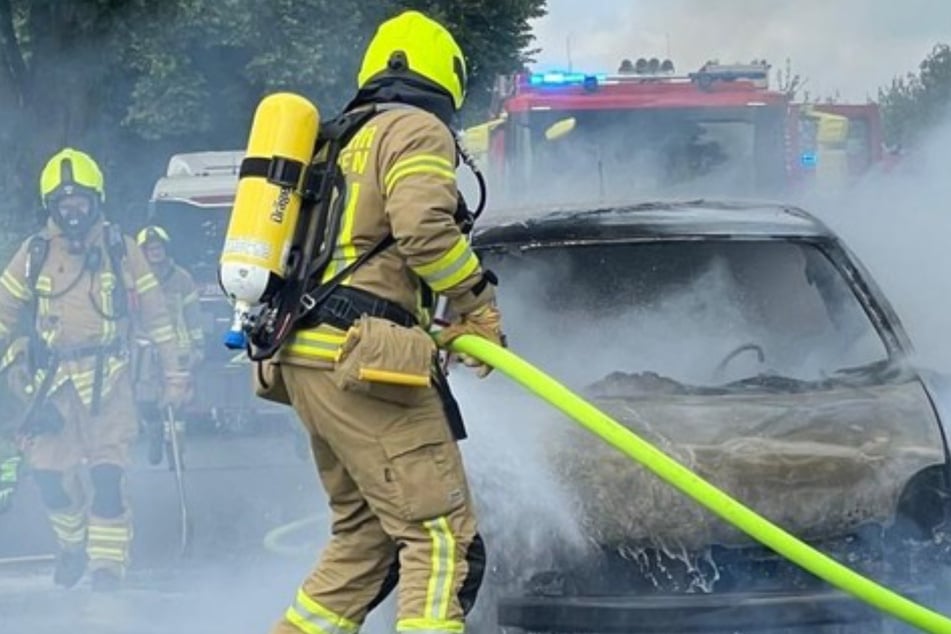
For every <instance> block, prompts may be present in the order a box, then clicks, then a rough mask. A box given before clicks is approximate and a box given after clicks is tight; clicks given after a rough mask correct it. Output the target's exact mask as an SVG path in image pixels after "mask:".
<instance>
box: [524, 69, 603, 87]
mask: <svg viewBox="0 0 951 634" xmlns="http://www.w3.org/2000/svg"><path fill="white" fill-rule="evenodd" d="M606 79H607V75H604V74H600V75H592V74H590V73H566V72H562V71H551V72H548V73H532V75H531V76H530V77H529V78H528V83H529V85H531V86H539V87H541V86H589V87H596V86H597V85H598V84H601V83H604V81H605V80H606Z"/></svg>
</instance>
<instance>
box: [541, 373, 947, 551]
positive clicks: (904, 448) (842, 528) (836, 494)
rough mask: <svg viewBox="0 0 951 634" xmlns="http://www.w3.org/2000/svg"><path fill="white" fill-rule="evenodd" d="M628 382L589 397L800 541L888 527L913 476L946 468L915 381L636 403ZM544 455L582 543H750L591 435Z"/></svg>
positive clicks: (638, 379)
mask: <svg viewBox="0 0 951 634" xmlns="http://www.w3.org/2000/svg"><path fill="white" fill-rule="evenodd" d="M625 376H626V377H627V378H620V379H617V378H615V379H614V380H613V384H611V385H608V386H605V385H601V386H600V387H597V388H595V389H592V390H589V393H588V397H589V398H590V399H591V400H592V402H594V403H595V404H596V405H597V406H598V407H599V408H601V409H602V410H603V411H605V412H606V413H608V414H609V415H611V416H612V417H613V418H614V419H615V420H617V421H618V422H620V423H622V424H623V425H625V426H626V427H627V428H629V429H631V430H632V431H634V432H635V433H637V434H638V435H640V436H641V437H642V438H644V439H646V440H648V441H650V442H652V443H654V444H655V445H657V446H658V447H659V448H660V449H661V450H663V451H664V452H665V453H667V454H668V455H670V456H672V457H674V458H675V459H677V460H678V461H680V462H681V463H682V464H684V465H686V466H687V467H689V468H690V469H692V470H693V471H695V472H696V473H698V474H700V475H701V476H702V477H704V478H706V479H708V480H709V481H710V482H712V483H713V484H715V485H716V486H718V487H720V488H721V489H723V490H725V491H726V492H728V493H729V494H730V495H732V496H734V497H735V498H737V499H739V500H740V501H742V502H743V503H745V504H746V505H748V506H749V507H751V508H752V509H754V510H755V511H757V512H758V513H760V514H762V515H764V516H766V517H767V518H769V519H770V520H772V521H774V522H776V523H777V524H779V525H780V526H782V527H784V528H786V529H787V530H789V531H791V532H792V533H793V534H795V535H798V536H800V537H804V538H807V539H823V538H828V537H834V536H839V535H843V534H847V533H848V532H849V531H850V530H852V529H854V528H855V527H856V526H858V525H859V524H863V523H867V522H878V523H881V524H883V525H886V526H887V525H889V524H890V523H891V522H892V520H893V519H894V515H895V511H896V506H897V502H898V499H899V496H900V495H901V492H902V490H903V488H904V486H905V485H906V484H907V483H908V481H909V480H910V479H911V478H912V476H914V475H915V474H916V473H918V472H919V471H920V470H922V469H924V468H925V467H928V466H930V465H934V464H940V463H942V462H943V459H944V452H943V448H942V439H941V435H940V431H939V428H938V422H937V420H936V418H935V414H934V411H933V409H932V407H931V404H930V401H929V400H928V397H927V394H926V392H925V390H924V389H923V387H922V385H921V384H920V382H919V381H918V380H916V379H914V380H908V381H905V382H901V383H897V384H885V385H878V386H872V387H860V388H859V387H847V388H836V389H824V390H821V391H813V392H802V393H795V394H786V393H783V394H774V393H770V394H763V393H756V394H732V393H731V394H719V395H710V394H703V395H696V394H686V395H685V394H657V393H656V390H655V391H654V392H653V393H643V394H642V395H638V392H650V391H649V390H647V391H644V390H638V389H637V386H638V385H641V386H642V387H643V385H642V382H643V380H644V377H643V376H642V375H625ZM625 381H627V382H628V386H627V387H628V388H630V389H625ZM605 388H607V389H605ZM619 394H620V396H619ZM549 450H550V451H551V452H552V460H553V461H554V463H555V464H556V465H557V468H558V472H559V473H560V474H561V477H563V478H564V484H565V486H566V487H568V489H569V490H570V491H571V492H572V493H573V494H575V496H576V498H577V500H578V504H579V506H580V509H581V515H582V521H583V524H584V527H585V531H586V533H587V534H588V535H589V536H591V537H592V538H593V539H594V540H595V541H596V542H597V543H598V544H600V545H602V546H605V547H611V548H623V547H627V546H630V547H640V546H649V545H653V546H658V545H661V546H663V547H664V548H675V549H678V550H679V549H681V548H686V549H690V550H693V549H702V548H705V547H707V546H709V545H712V544H717V545H722V546H744V545H747V544H749V543H751V541H752V540H751V539H750V538H748V537H747V536H746V535H745V534H743V533H741V532H739V531H737V530H736V529H734V528H732V527H731V526H729V525H727V524H726V523H725V522H722V521H721V520H720V519H719V518H717V517H716V516H714V515H713V514H712V513H710V512H708V511H707V510H706V509H704V508H702V507H701V506H700V505H699V504H697V503H696V502H694V501H693V500H691V499H689V498H688V497H686V496H685V495H683V494H682V493H680V492H679V491H677V490H676V489H674V488H673V487H671V486H670V485H668V484H666V483H664V482H662V481H661V480H660V479H659V478H657V477H656V476H655V475H654V474H653V473H651V472H649V471H648V470H646V469H645V468H643V467H641V466H640V465H636V464H633V463H632V462H631V461H630V460H629V459H628V458H627V457H626V456H624V455H622V454H621V453H620V452H618V451H617V450H615V449H614V448H612V447H608V446H607V445H605V444H604V443H602V442H601V441H600V440H598V439H597V438H595V437H593V436H591V435H590V434H588V433H586V432H582V431H579V430H577V429H575V428H566V431H565V432H564V434H563V435H561V436H560V437H559V438H558V439H557V441H556V442H554V443H552V444H551V445H549Z"/></svg>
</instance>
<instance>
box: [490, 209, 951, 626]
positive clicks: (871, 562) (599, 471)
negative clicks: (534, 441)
mask: <svg viewBox="0 0 951 634" xmlns="http://www.w3.org/2000/svg"><path fill="white" fill-rule="evenodd" d="M474 244H475V245H476V247H477V250H478V251H479V253H480V255H481V257H482V259H483V263H484V265H485V266H487V267H488V268H490V269H492V270H494V271H495V272H496V273H497V274H498V277H499V278H500V279H501V280H502V283H501V285H500V287H499V291H498V292H499V296H500V303H501V305H502V306H503V307H504V309H505V314H506V331H507V333H508V334H509V336H510V341H511V342H512V346H513V348H514V351H515V352H516V353H518V354H520V355H522V356H524V357H525V358H527V359H529V360H530V361H531V362H533V363H535V364H537V365H538V366H539V367H541V368H543V369H545V370H546V371H548V372H549V373H551V374H552V375H554V376H556V377H557V378H559V379H560V380H562V381H563V382H564V383H566V384H567V385H568V386H569V387H571V388H573V389H575V390H577V391H578V392H579V393H581V394H582V395H584V396H585V397H587V398H588V399H589V400H590V401H591V402H593V403H594V404H595V405H597V406H598V407H599V408H601V409H602V410H603V411H605V412H607V413H608V414H610V415H611V416H612V417H613V418H615V420H617V421H619V422H621V423H622V424H623V425H625V426H626V427H628V428H629V429H631V430H633V431H634V432H636V433H637V434H638V435H640V436H641V437H643V438H645V439H647V440H649V441H651V442H652V443H653V444H655V445H656V446H658V447H659V448H661V449H662V450H663V451H665V452H666V453H668V455H671V456H672V457H674V458H676V459H677V460H679V461H680V462H682V463H683V464H685V465H687V466H689V467H690V468H691V469H693V470H694V471H696V472H697V473H699V474H700V475H701V476H702V477H704V478H706V479H708V480H710V481H711V482H713V483H714V484H715V485H717V486H718V487H720V488H721V489H723V490H725V491H727V492H728V493H730V494H731V495H732V496H734V497H736V498H737V499H739V500H741V501H742V502H744V503H745V504H747V505H748V506H750V507H751V508H753V509H754V510H756V511H757V512H759V513H760V514H762V515H764V516H766V517H767V518H769V519H770V520H772V521H773V522H775V523H777V524H779V525H780V526H782V527H784V528H785V529H787V530H789V531H790V532H792V533H793V534H795V535H797V536H799V537H800V538H802V539H804V540H806V541H807V542H808V543H810V544H812V545H813V546H815V547H817V548H818V549H820V550H822V551H823V552H826V553H827V554H830V555H831V556H833V557H835V558H837V559H839V560H840V561H842V562H844V563H846V565H849V566H850V567H852V568H854V569H856V570H857V571H859V572H861V573H862V574H865V575H867V576H869V577H870V578H872V579H875V580H877V581H879V582H881V583H884V584H886V585H888V586H889V587H892V588H894V589H897V590H898V591H900V592H903V593H905V594H906V595H909V596H912V597H918V598H920V599H922V600H923V601H925V602H926V603H928V604H929V605H932V606H934V605H936V602H935V595H934V594H933V593H934V588H935V585H934V584H935V583H937V579H938V578H939V577H940V574H941V572H940V571H941V570H942V569H943V568H942V567H943V566H945V563H946V562H947V561H948V552H947V536H946V534H945V532H944V529H945V519H946V511H947V499H948V492H949V490H951V489H949V468H951V461H949V454H948V445H947V441H946V434H945V429H944V426H943V422H946V421H948V420H951V419H948V418H947V415H946V413H945V412H944V411H943V410H942V407H943V405H942V404H943V403H946V402H948V401H947V397H948V395H949V394H951V392H949V391H948V389H947V385H948V383H947V380H946V379H945V378H943V377H942V376H941V375H939V374H937V373H935V372H931V371H926V370H922V369H918V368H916V367H915V366H914V364H913V362H912V353H913V348H912V344H911V341H910V340H909V337H908V335H907V334H906V332H905V330H904V329H903V327H902V324H901V321H900V320H899V318H898V316H897V315H896V313H895V311H894V310H893V308H892V307H891V306H890V305H889V303H888V301H887V299H886V298H885V297H884V296H883V294H882V292H881V291H880V289H879V288H878V287H877V286H876V285H875V283H874V281H873V280H872V279H871V277H870V275H869V273H868V271H867V270H866V269H865V268H864V267H863V265H862V264H861V263H860V262H859V260H858V259H857V258H856V256H855V255H854V254H853V253H852V252H851V251H850V250H849V249H848V248H847V246H846V245H845V244H844V243H843V242H842V240H841V239H840V238H839V237H838V236H837V235H835V234H834V233H833V232H832V231H831V230H830V229H829V228H828V227H827V226H825V225H824V224H823V223H821V222H820V221H819V220H817V219H816V218H815V217H813V216H811V215H810V214H808V213H807V212H805V211H803V210H801V209H798V208H793V207H789V206H784V205H778V204H761V203H728V202H711V201H704V200H698V201H692V202H659V203H648V204H639V205H621V206H605V207H603V208H596V209H584V210H562V211H556V212H551V213H548V214H546V215H536V216H531V217H530V218H529V219H526V218H525V217H521V218H515V219H512V220H509V221H500V222H496V223H495V224H493V225H492V226H487V227H484V228H481V229H480V230H479V231H478V232H477V233H476V234H475V237H474ZM540 333H543V335H540ZM552 418H553V419H557V418H558V416H557V415H556V414H552ZM557 422H560V423H562V424H553V425H552V426H551V427H552V430H553V431H552V432H551V433H550V434H549V436H548V437H547V438H546V439H545V442H544V445H545V446H544V452H545V455H546V459H547V460H548V461H549V462H550V464H551V465H552V466H553V471H554V472H555V473H556V474H558V475H557V477H558V480H559V486H561V487H563V488H564V490H566V491H567V492H568V493H569V494H570V497H571V499H572V500H573V504H574V505H575V508H576V510H577V514H578V518H579V519H578V522H579V523H580V525H581V529H582V531H583V533H584V536H585V538H586V539H587V540H588V542H589V543H590V544H591V546H592V547H591V548H589V549H588V550H587V552H586V553H585V555H584V556H583V557H578V556H576V555H574V554H572V553H568V552H567V550H566V552H565V553H563V554H559V552H558V551H559V548H560V545H559V544H557V543H553V544H551V550H552V552H553V553H554V556H553V560H552V561H553V563H551V564H550V565H549V566H548V568H547V569H543V570H538V571H536V572H535V573H534V574H533V575H532V576H531V577H530V578H528V579H527V580H525V579H522V580H521V581H520V582H519V583H517V584H509V585H508V586H506V587H504V588H503V589H502V590H497V591H496V592H498V594H499V595H500V598H499V599H498V601H497V605H496V612H497V617H496V618H497V623H498V625H499V626H501V627H502V628H512V629H521V630H526V631H537V632H554V631H561V632H699V631H702V632H719V631H725V632H735V631H743V632H751V631H761V630H762V631H766V630H768V631H771V632H772V631H791V632H792V631H796V632H798V631H810V632H814V631H825V630H817V629H815V628H817V627H821V626H826V625H828V626H830V627H836V628H837V627H840V626H841V625H843V624H852V625H851V626H849V627H855V628H857V629H856V630H855V631H862V632H869V631H876V630H874V629H871V628H873V627H884V626H885V625H884V624H886V623H893V621H891V620H890V619H884V618H883V617H880V616H879V615H877V614H876V613H875V612H874V611H873V610H871V609H869V608H867V607H866V606H864V605H863V604H861V603H859V602H858V601H856V600H854V599H852V598H850V597H848V596H847V595H845V594H843V593H841V592H839V591H837V590H835V589H834V588H832V587H830V586H829V585H827V584H826V583H824V582H822V581H821V580H819V579H818V578H816V577H814V576H812V575H810V574H809V573H807V572H805V571H803V570H802V569H800V568H798V567H797V566H795V565H793V564H791V563H789V562H788V561H786V560H784V559H783V558H782V557H780V556H779V555H777V554H776V553H774V552H772V551H770V550H769V549H767V548H765V547H763V546H762V545H760V544H758V543H757V542H755V541H754V540H752V539H751V538H750V537H748V536H747V535H745V534H743V533H741V532H739V531H738V530H736V529H734V528H732V527H731V526H729V525H728V524H726V523H724V522H723V521H721V520H719V519H718V518H717V517H716V516H714V515H713V514H712V513H710V512H708V511H706V510H705V509H703V508H702V507H700V506H699V505H698V504H696V503H695V502H693V501H692V500H690V499H688V498H687V497H685V496H684V495H682V494H681V493H679V492H678V491H677V490H675V489H674V488H673V487H671V486H669V485H667V484H666V483H664V482H662V481H661V480H659V479H658V478H657V477H655V476H654V475H653V474H652V473H650V472H649V471H647V470H646V469H645V468H643V467H641V466H639V465H636V464H634V463H632V462H631V461H630V460H629V459H628V458H627V457H625V456H623V455H622V454H620V453H619V452H618V451H616V450H614V449H613V448H610V447H608V446H607V445H605V444H603V443H601V442H600V440H598V439H596V438H595V437H594V436H592V435H590V434H588V433H587V432H585V431H582V430H581V429H580V428H578V427H576V426H574V425H571V424H569V423H568V422H567V421H557ZM503 559H504V558H503ZM504 568H505V562H504V561H502V562H501V563H500V564H498V565H497V566H496V569H495V571H494V573H495V576H496V583H497V584H498V583H503V584H504V579H505V578H506V577H505V570H504ZM513 578H515V575H513V576H512V577H510V579H513ZM500 580H502V581H500ZM800 628H807V629H800ZM833 631H836V632H840V631H852V630H842V629H834V630H833ZM889 631H891V630H889Z"/></svg>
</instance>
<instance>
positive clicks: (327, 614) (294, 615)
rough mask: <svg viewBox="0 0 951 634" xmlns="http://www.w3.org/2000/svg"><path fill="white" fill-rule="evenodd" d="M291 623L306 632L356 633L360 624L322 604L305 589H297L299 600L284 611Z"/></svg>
mask: <svg viewBox="0 0 951 634" xmlns="http://www.w3.org/2000/svg"><path fill="white" fill-rule="evenodd" d="M284 618H286V619H287V620H288V621H289V622H290V623H292V624H293V625H294V627H296V628H297V629H299V630H300V631H301V632H304V633H305V634H356V633H357V631H358V630H359V629H360V626H359V625H358V624H357V623H354V622H353V621H349V620H347V619H345V618H343V617H342V616H340V615H338V614H334V613H333V612H331V611H330V610H328V609H327V608H325V607H324V606H322V605H320V604H319V603H317V602H316V601H314V600H313V599H311V598H310V597H309V596H307V594H306V593H304V591H303V590H298V591H297V600H296V601H294V605H292V606H291V607H289V608H287V612H285V613H284Z"/></svg>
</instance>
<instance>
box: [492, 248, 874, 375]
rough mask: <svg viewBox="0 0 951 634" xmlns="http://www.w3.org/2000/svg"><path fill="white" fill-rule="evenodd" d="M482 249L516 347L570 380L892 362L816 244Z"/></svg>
mask: <svg viewBox="0 0 951 634" xmlns="http://www.w3.org/2000/svg"><path fill="white" fill-rule="evenodd" d="M484 258H485V265H486V266H487V267H489V268H491V269H493V270H495V271H496V272H497V273H498V275H499V277H500V279H502V280H504V283H503V284H502V285H501V286H500V288H499V295H500V301H501V302H502V306H504V309H505V313H506V322H507V330H508V332H509V335H510V338H511V341H512V344H513V346H515V347H516V348H517V351H518V352H519V353H520V354H525V355H526V356H527V358H529V359H530V360H532V361H533V362H537V363H539V365H541V367H544V368H546V369H550V370H551V371H553V372H555V373H556V375H557V376H559V377H561V378H564V379H565V380H567V381H568V382H569V384H571V385H573V386H575V387H580V386H585V385H590V384H591V383H592V382H595V381H598V380H600V379H603V378H604V377H606V376H610V375H611V374H612V373H618V372H622V373H642V374H643V373H649V374H650V375H651V376H654V375H656V377H655V378H656V379H658V380H668V381H674V382H678V383H680V384H684V385H692V386H710V387H713V386H725V385H731V384H735V385H737V386H740V385H742V386H743V387H744V389H757V388H762V389H782V388H783V386H788V384H789V383H795V382H816V381H823V380H826V379H829V378H830V377H835V376H842V371H843V370H847V369H854V368H860V367H864V366H874V365H875V364H881V363H887V361H888V359H889V353H888V349H887V347H886V345H885V343H884V342H883V340H882V338H881V336H880V335H879V333H878V331H877V330H876V328H875V326H874V325H873V323H872V321H871V320H870V318H869V316H868V314H867V313H866V311H865V309H864V308H863V306H862V304H861V303H860V302H859V300H858V298H857V297H856V295H855V294H854V293H853V291H852V290H851V288H850V285H849V282H848V280H847V279H846V278H845V276H843V274H842V273H841V272H840V270H839V269H837V268H836V267H835V266H834V265H833V263H832V262H831V260H830V259H829V258H828V257H827V256H826V255H825V254H824V253H823V252H822V250H821V249H819V248H818V247H817V246H816V245H814V244H811V243H808V242H800V241H787V240H778V239H775V240H774V239H763V240H734V239H731V240H727V239H722V240H718V239H706V238H704V239H689V240H688V239H679V240H663V241H646V242H634V243H624V244H619V243H614V244H592V245H571V246H568V245H566V246H560V247H558V248H545V247H543V248H534V249H527V250H524V251H520V250H517V249H513V250H508V251H490V252H487V253H485V254H484ZM853 374H854V373H853ZM868 376H871V374H869V375H868ZM764 377H772V379H771V380H764ZM738 382H739V383H738ZM744 382H745V383H744ZM784 382H785V383H784Z"/></svg>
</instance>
